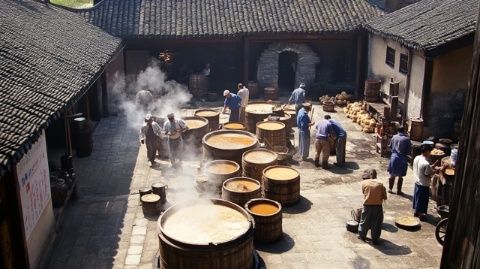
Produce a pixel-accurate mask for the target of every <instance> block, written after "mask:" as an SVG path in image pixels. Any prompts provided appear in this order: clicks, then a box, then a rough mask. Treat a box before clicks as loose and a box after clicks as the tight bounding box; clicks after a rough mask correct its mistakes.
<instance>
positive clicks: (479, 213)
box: [440, 24, 480, 269]
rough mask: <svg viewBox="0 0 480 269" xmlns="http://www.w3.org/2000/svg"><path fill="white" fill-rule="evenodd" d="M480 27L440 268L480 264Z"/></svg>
mask: <svg viewBox="0 0 480 269" xmlns="http://www.w3.org/2000/svg"><path fill="white" fill-rule="evenodd" d="M479 33H480V28H479V25H478V24H477V32H476V35H475V41H474V45H475V49H474V55H473V61H472V63H473V66H472V71H471V78H470V88H469V89H468V92H467V95H466V98H465V100H466V101H465V108H464V113H463V119H462V127H461V130H462V133H461V135H460V138H461V140H460V143H459V154H458V159H457V162H456V163H457V166H456V171H455V182H454V186H453V193H452V198H453V200H452V201H451V203H450V216H449V221H448V228H447V235H446V238H445V245H444V248H443V255H442V261H441V265H440V268H441V269H453V268H455V269H467V268H468V269H474V268H480V179H479V175H480V166H479V165H478V164H479V163H480V147H479V146H478V145H480V132H479V131H478V126H479V122H480V36H479Z"/></svg>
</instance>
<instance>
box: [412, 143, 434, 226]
mask: <svg viewBox="0 0 480 269" xmlns="http://www.w3.org/2000/svg"><path fill="white" fill-rule="evenodd" d="M420 149H421V152H422V154H421V155H418V156H417V157H415V159H414V160H413V178H414V180H415V190H414V193H413V209H414V210H415V213H414V216H415V217H420V218H423V217H425V215H426V214H427V209H428V200H429V196H430V183H431V178H432V175H433V174H434V173H435V171H436V170H439V169H440V167H435V165H436V163H437V162H435V163H434V164H432V165H430V163H429V162H428V158H429V157H430V152H431V151H432V150H433V147H432V145H430V144H426V143H424V144H422V146H421V148H420Z"/></svg>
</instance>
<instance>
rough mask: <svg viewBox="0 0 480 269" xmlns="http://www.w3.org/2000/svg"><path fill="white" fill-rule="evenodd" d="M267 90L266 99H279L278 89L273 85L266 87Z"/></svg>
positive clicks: (265, 90)
mask: <svg viewBox="0 0 480 269" xmlns="http://www.w3.org/2000/svg"><path fill="white" fill-rule="evenodd" d="M264 92H265V101H268V100H277V99H278V90H277V89H275V88H273V87H266V88H265V89H264Z"/></svg>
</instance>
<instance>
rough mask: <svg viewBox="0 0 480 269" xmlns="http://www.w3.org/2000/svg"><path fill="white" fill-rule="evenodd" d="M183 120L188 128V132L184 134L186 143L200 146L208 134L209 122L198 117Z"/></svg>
mask: <svg viewBox="0 0 480 269" xmlns="http://www.w3.org/2000/svg"><path fill="white" fill-rule="evenodd" d="M182 119H183V120H184V121H185V123H186V125H187V127H188V130H186V131H185V132H184V133H183V139H184V141H185V143H187V145H195V146H200V145H201V144H202V138H203V136H204V135H205V134H206V133H208V128H209V126H208V120H207V119H206V118H202V117H198V116H193V117H183V118H182Z"/></svg>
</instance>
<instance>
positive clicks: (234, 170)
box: [205, 160, 240, 193]
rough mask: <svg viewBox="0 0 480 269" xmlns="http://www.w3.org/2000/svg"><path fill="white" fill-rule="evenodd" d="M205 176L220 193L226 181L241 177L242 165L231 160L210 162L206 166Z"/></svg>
mask: <svg viewBox="0 0 480 269" xmlns="http://www.w3.org/2000/svg"><path fill="white" fill-rule="evenodd" d="M205 175H206V176H207V179H208V181H209V182H210V183H211V184H213V185H214V186H215V189H216V190H217V191H218V193H220V190H221V189H222V185H223V182H224V181H225V180H227V179H229V178H232V177H238V176H240V165H238V163H236V162H234V161H229V160H215V161H209V162H207V163H206V164H205Z"/></svg>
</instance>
